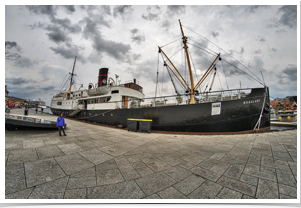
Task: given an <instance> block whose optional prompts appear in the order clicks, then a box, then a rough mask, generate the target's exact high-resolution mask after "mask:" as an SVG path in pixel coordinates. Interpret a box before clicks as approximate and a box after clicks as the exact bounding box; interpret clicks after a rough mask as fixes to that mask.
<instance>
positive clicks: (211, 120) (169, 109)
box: [51, 88, 270, 132]
mask: <svg viewBox="0 0 301 208" xmlns="http://www.w3.org/2000/svg"><path fill="white" fill-rule="evenodd" d="M263 102H265V103H263ZM269 103H270V101H269V92H268V88H266V89H265V88H256V89H252V91H251V93H250V94H249V95H248V96H246V97H244V98H241V99H237V100H224V101H216V102H206V103H196V104H191V105H173V106H161V107H142V108H131V109H112V110H82V111H81V112H80V113H78V114H76V115H75V116H73V117H74V118H76V119H79V120H85V121H90V122H95V123H100V124H106V125H112V126H118V125H122V126H123V127H127V119H128V118H135V119H152V121H153V122H152V130H159V131H175V132H239V131H249V130H253V129H254V128H255V126H256V124H257V122H258V120H259V118H260V116H261V113H262V117H261V121H260V127H259V128H260V129H262V128H269V127H270V112H269V106H270V105H269ZM215 106H217V112H214V110H213V108H214V107H215ZM51 110H52V112H53V114H55V115H59V114H60V113H63V115H64V116H65V117H68V115H69V114H71V112H72V110H62V109H53V108H52V109H51ZM257 128H258V127H257Z"/></svg>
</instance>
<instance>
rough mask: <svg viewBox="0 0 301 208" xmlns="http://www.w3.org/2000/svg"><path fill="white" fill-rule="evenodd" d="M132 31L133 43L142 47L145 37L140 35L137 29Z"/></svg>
mask: <svg viewBox="0 0 301 208" xmlns="http://www.w3.org/2000/svg"><path fill="white" fill-rule="evenodd" d="M130 31H131V39H132V41H133V42H136V43H137V44H138V45H140V44H141V43H142V42H144V41H145V36H144V35H142V34H140V31H139V30H138V29H137V28H134V29H132V30H130Z"/></svg>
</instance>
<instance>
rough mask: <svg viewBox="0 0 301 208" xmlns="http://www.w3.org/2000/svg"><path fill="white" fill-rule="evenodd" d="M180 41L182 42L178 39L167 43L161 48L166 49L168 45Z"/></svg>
mask: <svg viewBox="0 0 301 208" xmlns="http://www.w3.org/2000/svg"><path fill="white" fill-rule="evenodd" d="M178 40H182V38H180V39H177V40H174V41H172V42H170V43H167V44H166V45H164V46H161V48H163V47H165V46H167V45H169V44H172V43H174V42H176V41H178Z"/></svg>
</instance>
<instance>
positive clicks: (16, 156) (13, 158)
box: [7, 149, 38, 165]
mask: <svg viewBox="0 0 301 208" xmlns="http://www.w3.org/2000/svg"><path fill="white" fill-rule="evenodd" d="M36 160H38V156H37V153H36V150H35V149H24V150H11V151H10V152H9V155H8V159H7V165H12V164H18V163H25V162H32V161H36Z"/></svg>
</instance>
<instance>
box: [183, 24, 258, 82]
mask: <svg viewBox="0 0 301 208" xmlns="http://www.w3.org/2000/svg"><path fill="white" fill-rule="evenodd" d="M182 26H183V25H182ZM183 27H185V26H183ZM185 28H187V29H188V30H190V31H192V32H194V33H196V34H197V35H199V36H201V37H202V38H204V39H205V40H207V41H209V42H210V43H211V44H213V45H215V46H216V47H218V48H219V49H221V50H222V51H224V52H225V53H226V54H228V55H229V56H231V54H229V53H228V52H226V51H225V50H224V49H222V48H221V47H219V46H218V45H216V44H214V43H213V42H211V41H210V40H208V39H207V38H205V37H203V36H202V35H200V34H198V33H197V32H195V31H193V30H191V29H190V28H188V27H185ZM231 57H232V58H233V59H234V60H236V61H237V62H238V63H240V64H241V65H242V66H243V67H245V68H246V69H247V70H248V71H249V72H251V74H253V75H254V76H255V77H256V78H257V79H258V80H256V79H255V78H253V79H254V80H255V81H257V82H258V83H259V84H261V85H263V86H264V84H263V83H262V82H261V80H260V79H259V78H258V77H257V76H256V75H255V74H254V73H253V72H252V71H251V70H250V69H248V68H247V67H246V66H245V65H243V64H242V63H241V62H240V61H238V60H237V59H236V58H234V57H233V56H231ZM236 68H237V67H236ZM240 70H241V69H240ZM245 73H246V72H245ZM246 74H247V73H246ZM249 76H250V75H249Z"/></svg>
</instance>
